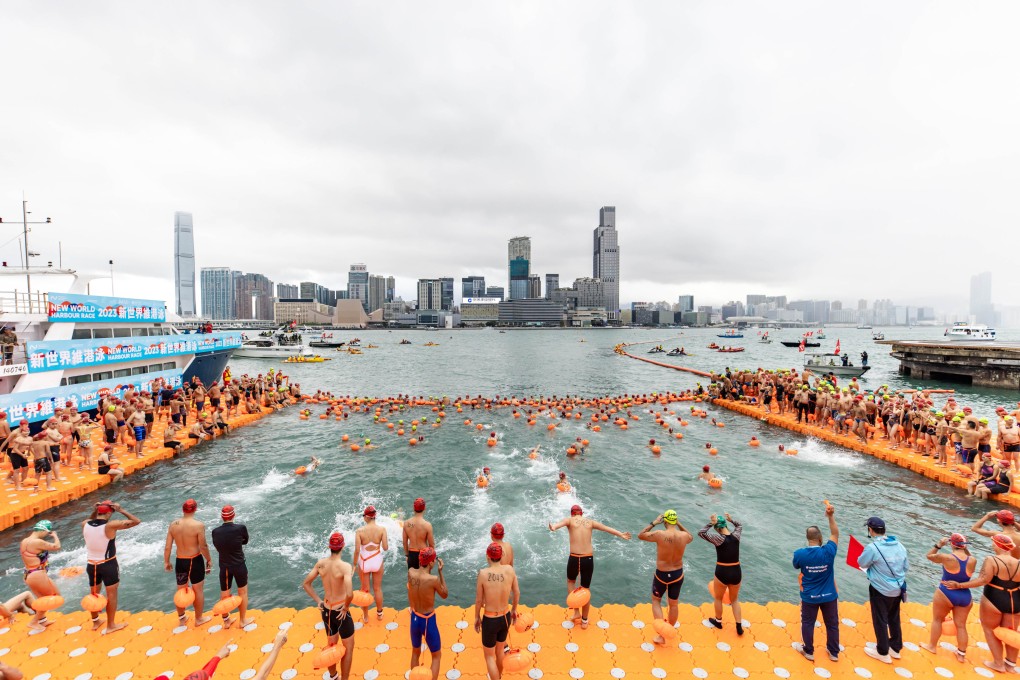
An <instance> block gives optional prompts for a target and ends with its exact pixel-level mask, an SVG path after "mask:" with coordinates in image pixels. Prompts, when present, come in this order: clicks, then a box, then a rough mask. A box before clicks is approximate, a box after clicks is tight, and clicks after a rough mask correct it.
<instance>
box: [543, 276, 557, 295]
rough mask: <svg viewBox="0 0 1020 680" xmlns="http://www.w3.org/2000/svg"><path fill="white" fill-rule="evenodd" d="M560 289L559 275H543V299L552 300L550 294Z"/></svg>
mask: <svg viewBox="0 0 1020 680" xmlns="http://www.w3.org/2000/svg"><path fill="white" fill-rule="evenodd" d="M559 287H560V275H559V274H546V275H545V299H546V300H550V299H552V292H553V291H554V290H556V289H557V288H559Z"/></svg>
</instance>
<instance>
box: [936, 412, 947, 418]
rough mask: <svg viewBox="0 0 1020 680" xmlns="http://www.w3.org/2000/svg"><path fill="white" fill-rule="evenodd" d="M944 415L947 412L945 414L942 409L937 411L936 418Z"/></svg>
mask: <svg viewBox="0 0 1020 680" xmlns="http://www.w3.org/2000/svg"><path fill="white" fill-rule="evenodd" d="M944 415H946V414H945V413H943V412H942V411H935V417H936V418H941V417H942V416H944Z"/></svg>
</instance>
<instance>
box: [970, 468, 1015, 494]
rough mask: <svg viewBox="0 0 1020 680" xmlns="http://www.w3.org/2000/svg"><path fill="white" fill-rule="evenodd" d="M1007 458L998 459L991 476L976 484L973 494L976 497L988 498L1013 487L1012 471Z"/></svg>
mask: <svg viewBox="0 0 1020 680" xmlns="http://www.w3.org/2000/svg"><path fill="white" fill-rule="evenodd" d="M1010 468H1011V465H1010V462H1009V461H1008V460H1000V461H999V462H998V463H997V464H996V466H995V473H994V475H993V478H992V479H990V480H988V481H986V482H984V483H983V484H978V485H977V487H975V489H974V495H975V496H977V497H978V498H983V499H986V500H987V499H988V497H989V496H993V495H995V494H1000V493H1006V492H1007V491H1009V490H1010V489H1012V488H1013V471H1012V470H1011V469H1010Z"/></svg>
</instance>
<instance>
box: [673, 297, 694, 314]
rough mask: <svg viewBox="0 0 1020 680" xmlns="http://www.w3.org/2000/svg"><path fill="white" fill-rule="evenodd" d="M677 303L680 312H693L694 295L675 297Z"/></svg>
mask: <svg viewBox="0 0 1020 680" xmlns="http://www.w3.org/2000/svg"><path fill="white" fill-rule="evenodd" d="M677 303H678V304H679V305H680V310H679V311H680V313H681V314H682V313H684V312H693V311H694V296H693V295H681V296H680V297H678V298H677Z"/></svg>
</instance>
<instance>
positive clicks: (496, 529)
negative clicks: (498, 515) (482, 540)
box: [489, 522, 514, 567]
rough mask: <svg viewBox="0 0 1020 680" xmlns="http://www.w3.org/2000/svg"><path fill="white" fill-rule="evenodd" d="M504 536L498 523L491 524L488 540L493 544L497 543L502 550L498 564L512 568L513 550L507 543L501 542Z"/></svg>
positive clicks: (503, 531) (501, 526)
mask: <svg viewBox="0 0 1020 680" xmlns="http://www.w3.org/2000/svg"><path fill="white" fill-rule="evenodd" d="M504 534H505V530H504V529H503V525H502V524H500V523H499V522H496V523H495V524H493V525H492V528H491V529H489V538H491V539H492V542H493V543H498V544H499V547H500V548H502V550H503V556H502V557H501V558H500V560H499V563H500V564H509V565H510V566H511V567H512V566H514V549H513V546H511V545H510V543H509V542H507V541H505V540H503V536H504Z"/></svg>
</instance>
